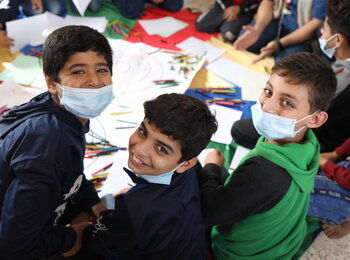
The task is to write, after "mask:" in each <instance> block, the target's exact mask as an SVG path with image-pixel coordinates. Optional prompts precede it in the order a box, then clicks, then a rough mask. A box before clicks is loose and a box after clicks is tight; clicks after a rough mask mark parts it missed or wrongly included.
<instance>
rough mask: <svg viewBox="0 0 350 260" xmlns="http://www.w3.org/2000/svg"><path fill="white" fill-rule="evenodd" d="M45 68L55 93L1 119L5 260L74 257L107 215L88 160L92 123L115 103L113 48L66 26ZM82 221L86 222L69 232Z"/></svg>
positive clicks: (47, 49)
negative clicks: (93, 221)
mask: <svg viewBox="0 0 350 260" xmlns="http://www.w3.org/2000/svg"><path fill="white" fill-rule="evenodd" d="M42 62H43V69H44V75H45V79H46V84H47V87H48V92H45V93H42V94H40V95H38V96H36V97H34V98H33V99H32V100H30V101H29V102H28V103H25V104H22V105H19V106H15V107H13V108H12V109H11V110H9V112H8V113H7V114H6V115H5V116H4V117H3V118H1V119H0V173H1V174H0V256H1V257H3V258H5V259H16V260H18V259H42V258H43V257H49V256H60V255H63V256H71V255H74V254H75V253H76V252H78V251H79V249H80V247H81V239H82V231H83V229H84V228H85V227H86V226H88V225H89V223H88V219H89V215H91V216H92V215H95V216H98V215H99V213H100V212H101V211H102V210H105V209H106V208H105V206H104V204H103V203H102V202H101V201H100V199H99V197H98V196H97V193H96V191H95V189H94V187H93V185H92V183H90V182H89V181H87V180H86V179H85V177H84V174H83V172H84V165H83V158H84V153H85V133H86V132H87V131H88V129H89V119H90V118H92V117H95V116H97V115H99V114H100V113H101V112H102V111H103V110H104V109H105V107H106V106H107V105H108V104H109V103H110V101H111V100H112V99H113V98H114V95H113V92H112V87H113V86H112V50H111V47H110V45H109V43H108V41H107V39H106V38H105V37H104V36H103V35H102V34H100V33H99V32H97V31H96V30H94V29H91V28H89V27H86V26H66V27H62V28H60V29H57V30H56V31H54V32H53V33H52V34H50V35H49V37H48V38H47V40H46V42H45V44H44V48H43V57H42ZM84 212H85V213H84ZM78 217H79V218H80V219H83V220H85V221H86V222H83V223H80V224H72V225H71V226H66V224H68V223H74V222H75V221H76V219H77V218H78ZM83 217H84V218H83ZM1 259H2V258H1Z"/></svg>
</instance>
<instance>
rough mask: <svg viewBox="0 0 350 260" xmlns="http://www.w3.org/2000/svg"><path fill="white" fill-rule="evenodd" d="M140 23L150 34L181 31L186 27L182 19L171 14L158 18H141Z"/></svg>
mask: <svg viewBox="0 0 350 260" xmlns="http://www.w3.org/2000/svg"><path fill="white" fill-rule="evenodd" d="M139 23H140V25H141V26H142V27H143V29H144V30H145V31H146V32H147V33H148V34H149V35H154V34H162V33H167V32H169V31H171V32H174V31H179V30H181V29H183V28H184V27H186V25H185V24H184V23H183V22H182V21H179V20H177V19H175V18H174V17H170V16H166V17H163V18H158V19H149V20H139Z"/></svg>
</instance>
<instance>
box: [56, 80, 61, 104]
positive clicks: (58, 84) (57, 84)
mask: <svg viewBox="0 0 350 260" xmlns="http://www.w3.org/2000/svg"><path fill="white" fill-rule="evenodd" d="M56 86H58V87H59V88H60V89H62V91H63V87H62V86H61V84H60V83H58V82H57V83H56ZM57 97H58V99H59V101H60V102H59V103H61V99H62V97H60V95H59V94H58V93H57Z"/></svg>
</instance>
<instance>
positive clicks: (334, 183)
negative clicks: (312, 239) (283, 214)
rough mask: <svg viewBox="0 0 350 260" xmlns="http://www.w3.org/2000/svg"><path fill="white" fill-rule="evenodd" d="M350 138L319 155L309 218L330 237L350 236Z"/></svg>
mask: <svg viewBox="0 0 350 260" xmlns="http://www.w3.org/2000/svg"><path fill="white" fill-rule="evenodd" d="M349 155H350V138H348V139H347V140H346V141H345V142H344V143H343V144H342V145H341V146H339V147H337V148H336V149H335V150H334V151H333V152H328V153H321V156H320V168H321V170H322V172H321V173H320V174H319V175H316V176H315V187H314V190H313V192H312V193H311V198H310V208H309V212H308V215H309V216H311V217H317V218H319V219H320V220H321V221H323V222H325V223H326V224H323V225H322V228H323V229H324V232H325V234H326V235H327V236H328V237H329V238H341V237H343V236H345V235H347V234H348V233H350V165H349V160H348V159H346V157H347V156H349Z"/></svg>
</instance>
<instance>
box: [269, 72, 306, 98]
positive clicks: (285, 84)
mask: <svg viewBox="0 0 350 260" xmlns="http://www.w3.org/2000/svg"><path fill="white" fill-rule="evenodd" d="M266 85H268V86H269V87H270V88H271V89H272V90H273V92H275V93H276V94H278V95H281V96H285V97H289V98H292V99H294V100H295V101H298V102H302V101H303V100H308V98H309V92H308V89H309V86H307V85H306V84H303V83H300V84H298V83H295V82H294V79H293V78H290V77H281V76H279V75H278V73H273V74H271V76H270V78H269V80H268V81H267V83H266Z"/></svg>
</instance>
